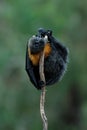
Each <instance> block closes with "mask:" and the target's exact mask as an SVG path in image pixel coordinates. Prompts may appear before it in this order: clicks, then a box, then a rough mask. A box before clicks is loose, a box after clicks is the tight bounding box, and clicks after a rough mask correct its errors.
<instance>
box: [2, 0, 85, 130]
mask: <svg viewBox="0 0 87 130" xmlns="http://www.w3.org/2000/svg"><path fill="white" fill-rule="evenodd" d="M39 27H44V28H46V29H52V30H53V33H54V35H55V37H57V38H58V39H59V40H60V41H61V42H63V43H64V44H65V45H66V46H67V47H68V48H69V64H68V70H67V73H66V74H65V76H64V78H63V79H62V81H61V82H59V83H57V84H55V85H54V86H53V87H49V88H47V93H46V103H45V110H46V114H47V117H48V121H49V130H55V129H56V130H87V0H82V1H81V0H24V1H23V0H7V1H6V0H0V130H41V129H42V121H41V117H40V113H39V99H40V91H37V90H36V89H35V88H34V87H33V85H32V84H31V83H30V81H29V78H28V76H27V74H26V72H25V53H26V44H27V40H28V39H29V38H30V37H31V36H32V35H33V34H36V33H37V29H38V28H39Z"/></svg>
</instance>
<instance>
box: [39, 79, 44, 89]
mask: <svg viewBox="0 0 87 130" xmlns="http://www.w3.org/2000/svg"><path fill="white" fill-rule="evenodd" d="M45 85H46V83H45V82H44V81H42V80H40V82H39V86H40V87H41V88H43V87H44V86H45Z"/></svg>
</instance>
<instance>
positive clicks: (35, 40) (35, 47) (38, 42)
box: [28, 36, 45, 54]
mask: <svg viewBox="0 0 87 130" xmlns="http://www.w3.org/2000/svg"><path fill="white" fill-rule="evenodd" d="M44 46H45V41H44V39H43V38H40V37H36V36H33V37H32V38H31V39H30V40H29V43H28V47H29V48H30V50H31V53H32V54H37V53H39V52H41V51H42V50H43V49H44Z"/></svg>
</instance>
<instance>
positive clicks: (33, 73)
mask: <svg viewBox="0 0 87 130" xmlns="http://www.w3.org/2000/svg"><path fill="white" fill-rule="evenodd" d="M45 35H47V36H48V39H49V42H50V45H51V47H52V52H51V54H50V55H49V56H48V57H47V58H45V62H44V73H45V78H46V85H52V84H54V83H56V82H57V81H59V80H60V79H61V78H62V77H63V75H64V73H65V70H66V68H67V59H68V49H67V48H66V47H65V46H63V45H62V44H61V43H60V42H59V41H58V40H56V39H55V38H54V37H53V36H52V31H50V30H44V29H39V34H38V36H36V37H37V39H39V38H40V40H41V38H42V40H43V37H44V36H45ZM33 49H34V48H33ZM39 49H40V48H39ZM41 49H42V48H41ZM36 50H37V48H35V51H36ZM35 51H33V52H35ZM39 51H40V50H39ZM26 71H27V73H28V75H29V77H30V80H31V82H32V83H33V84H34V86H35V87H36V88H37V89H41V87H42V86H43V85H42V84H41V83H42V82H41V81H40V76H39V65H37V66H34V65H33V64H32V62H31V60H30V59H29V57H28V45H27V50H26Z"/></svg>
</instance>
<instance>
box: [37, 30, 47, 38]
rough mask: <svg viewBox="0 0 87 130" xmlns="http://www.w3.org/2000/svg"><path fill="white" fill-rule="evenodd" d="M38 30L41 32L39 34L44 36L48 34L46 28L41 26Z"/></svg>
mask: <svg viewBox="0 0 87 130" xmlns="http://www.w3.org/2000/svg"><path fill="white" fill-rule="evenodd" d="M38 32H39V35H40V36H42V37H44V36H45V34H46V30H45V29H44V28H39V29H38Z"/></svg>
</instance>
